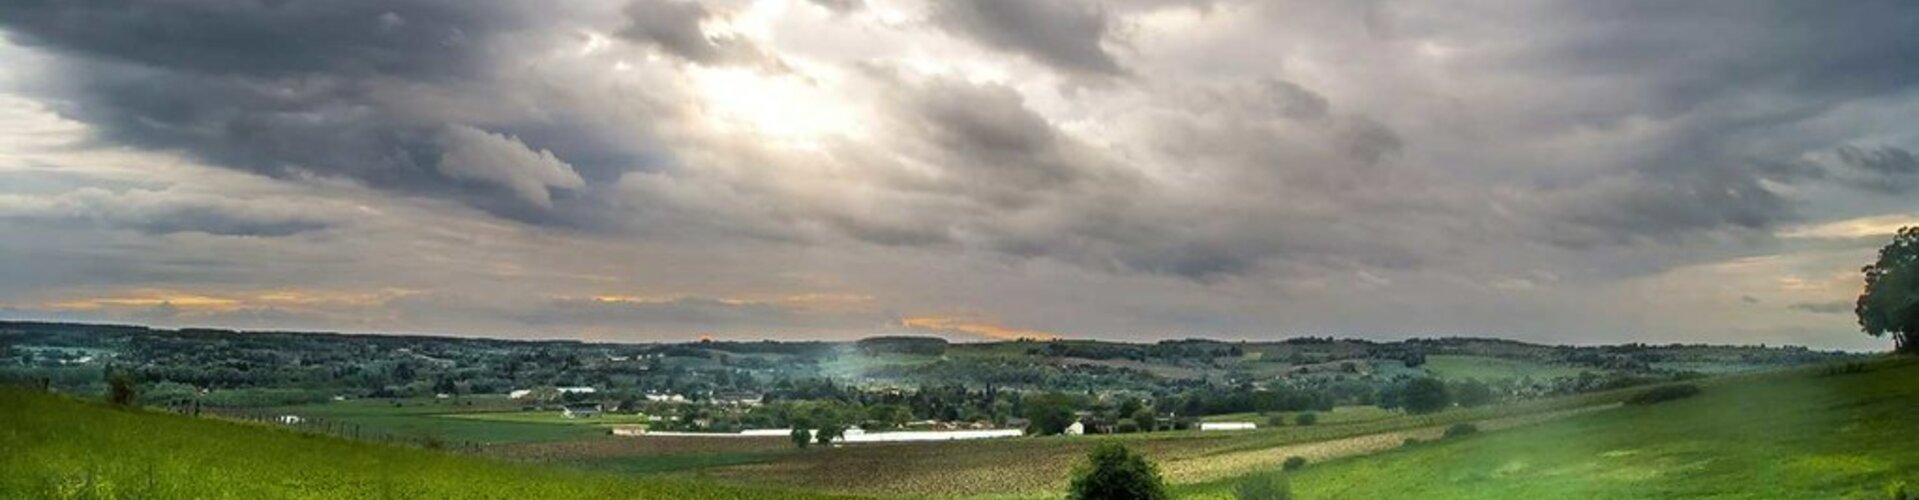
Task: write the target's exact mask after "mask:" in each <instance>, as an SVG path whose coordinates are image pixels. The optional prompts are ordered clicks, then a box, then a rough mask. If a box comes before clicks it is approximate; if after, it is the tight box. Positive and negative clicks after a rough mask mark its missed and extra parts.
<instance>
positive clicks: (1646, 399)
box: [1626, 384, 1700, 405]
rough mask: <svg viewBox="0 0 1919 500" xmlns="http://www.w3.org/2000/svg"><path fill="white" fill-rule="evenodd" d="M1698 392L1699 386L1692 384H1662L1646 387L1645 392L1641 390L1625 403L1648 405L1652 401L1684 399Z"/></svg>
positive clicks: (1662, 401)
mask: <svg viewBox="0 0 1919 500" xmlns="http://www.w3.org/2000/svg"><path fill="white" fill-rule="evenodd" d="M1699 392H1700V391H1699V386H1696V385H1692V384H1677V385H1662V386H1659V387H1654V388H1651V389H1647V390H1646V392H1641V393H1639V394H1636V395H1633V397H1632V399H1628V400H1626V404H1629V405H1649V404H1654V403H1664V402H1667V401H1673V400H1678V399H1686V398H1690V397H1693V396H1698V395H1699Z"/></svg>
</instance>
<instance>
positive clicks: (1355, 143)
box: [1339, 118, 1405, 165]
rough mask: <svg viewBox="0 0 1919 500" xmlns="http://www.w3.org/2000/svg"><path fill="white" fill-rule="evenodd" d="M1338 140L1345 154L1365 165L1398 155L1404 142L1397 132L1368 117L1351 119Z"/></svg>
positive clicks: (1374, 163)
mask: <svg viewBox="0 0 1919 500" xmlns="http://www.w3.org/2000/svg"><path fill="white" fill-rule="evenodd" d="M1339 140H1340V143H1341V148H1342V149H1344V150H1345V152H1346V154H1347V155H1349V156H1351V157H1352V158H1354V159H1356V160H1359V161H1360V162H1362V163H1365V164H1367V165H1377V164H1379V162H1381V161H1385V160H1387V159H1389V158H1392V157H1394V156H1398V155H1399V152H1400V150H1402V149H1404V148H1405V142H1404V141H1403V140H1401V139H1400V138H1399V134H1397V133H1394V132H1393V130H1392V129H1390V128H1387V127H1386V125H1385V124H1382V123H1379V122H1377V121H1374V120H1372V119H1370V118H1358V119H1355V120H1352V122H1351V123H1349V124H1347V126H1346V129H1345V131H1343V132H1342V133H1341V134H1340V139H1339Z"/></svg>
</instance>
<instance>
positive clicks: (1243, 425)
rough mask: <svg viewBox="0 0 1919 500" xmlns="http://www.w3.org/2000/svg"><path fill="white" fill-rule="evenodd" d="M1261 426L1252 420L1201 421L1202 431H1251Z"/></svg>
mask: <svg viewBox="0 0 1919 500" xmlns="http://www.w3.org/2000/svg"><path fill="white" fill-rule="evenodd" d="M1257 428H1259V426H1258V425H1254V424H1253V423H1252V422H1200V423H1199V430H1202V431H1250V430H1253V429H1257Z"/></svg>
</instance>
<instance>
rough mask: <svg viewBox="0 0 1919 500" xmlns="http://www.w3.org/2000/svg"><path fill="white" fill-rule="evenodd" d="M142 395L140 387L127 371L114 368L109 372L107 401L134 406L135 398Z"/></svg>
mask: <svg viewBox="0 0 1919 500" xmlns="http://www.w3.org/2000/svg"><path fill="white" fill-rule="evenodd" d="M139 397H140V388H139V387H138V384H137V383H135V382H134V381H133V376H132V375H127V372H123V371H119V370H113V371H111V372H109V373H108V374H107V402H108V403H113V405H114V406H133V400H134V399H136V398H139Z"/></svg>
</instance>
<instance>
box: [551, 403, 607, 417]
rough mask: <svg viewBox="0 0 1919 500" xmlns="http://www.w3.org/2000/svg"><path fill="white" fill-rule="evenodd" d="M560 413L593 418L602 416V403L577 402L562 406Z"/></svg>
mask: <svg viewBox="0 0 1919 500" xmlns="http://www.w3.org/2000/svg"><path fill="white" fill-rule="evenodd" d="M560 414H561V415H565V416H566V418H592V417H597V416H600V405H598V404H577V405H566V406H562V407H560Z"/></svg>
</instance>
